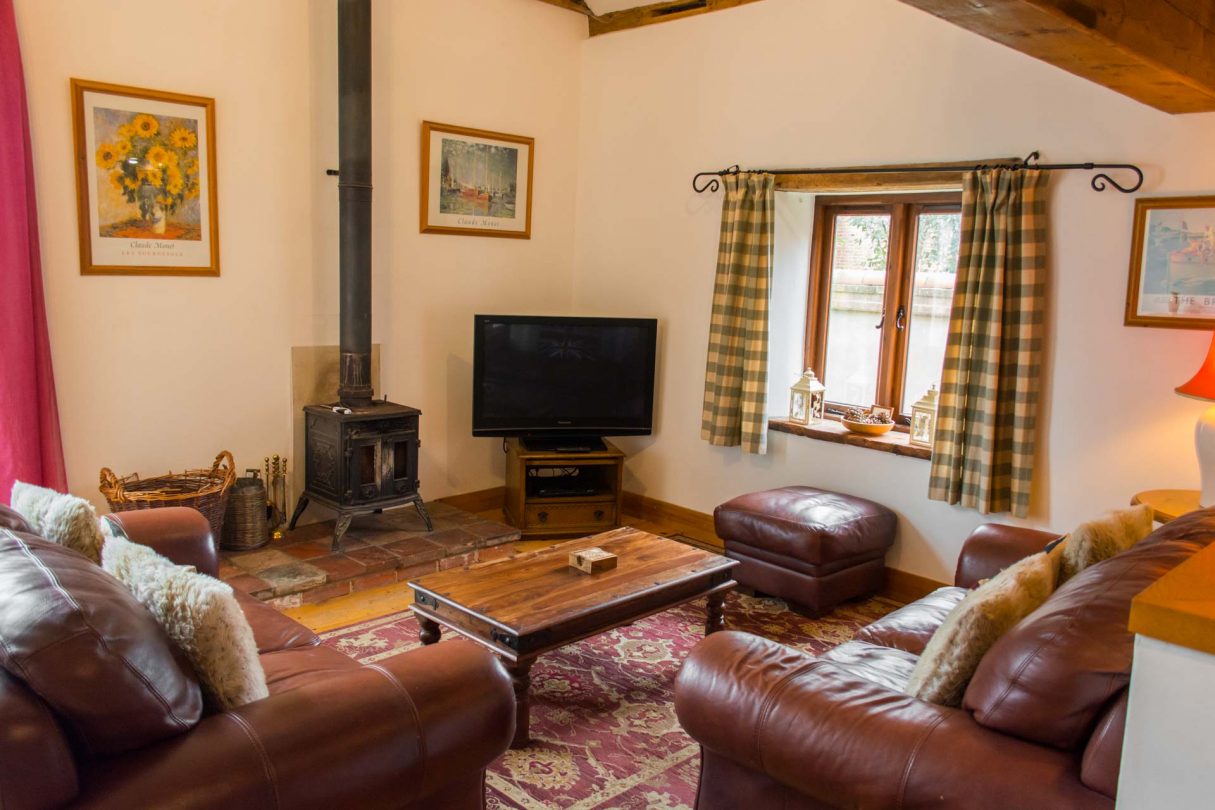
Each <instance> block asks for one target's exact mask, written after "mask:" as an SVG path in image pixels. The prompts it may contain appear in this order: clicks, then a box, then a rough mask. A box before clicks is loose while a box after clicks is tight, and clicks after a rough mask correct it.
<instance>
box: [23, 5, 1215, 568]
mask: <svg viewBox="0 0 1215 810" xmlns="http://www.w3.org/2000/svg"><path fill="white" fill-rule="evenodd" d="M16 6H17V21H18V30H19V33H20V36H21V41H22V46H23V52H24V61H25V67H26V79H27V84H28V90H29V96H30V112H31V127H32V135H33V141H34V155H35V161H36V163H35V173H36V178H37V184H38V194H39V203H40V209H41V237H42V243H43V261H44V272H45V275H46V280H47V298H48V310H49V318H50V332H51V342H52V350H53V354H54V361H55V368H56V377H57V382H58V386H59V398H60V407H61V417H62V421H63V429H64V438H65V444H66V447H65V450H66V455H67V464H68V473H69V482H70V485H71V489H72V490H73V491H75V492H78V493H80V494H84V495H91V496H93V497H94V498H97V499H98V500H100V499H99V498H98V496H97V495H96V474H97V470H98V469H99V468H100V467H102V466H104V465H108V466H111V467H113V468H114V469H116V470H118V471H120V472H126V471H131V470H141V471H144V472H159V471H162V470H165V469H168V468H175V469H180V468H181V467H182V466H185V465H191V464H199V463H205V462H206V461H208V460H209V459H210V457H211V455H212V454H213V453H215V452H216V451H217V450H218V449H219V448H221V447H226V448H228V449H231V450H232V451H234V452H235V453H236V456H237V463H238V466H239V467H242V468H243V467H245V466H251V465H255V464H257V462H258V460H259V459H260V458H261V457H262V456H264V455H266V454H268V453H274V452H279V453H286V452H288V449H287V448H289V447H290V424H291V413H290V380H289V373H290V347H291V346H292V345H312V344H325V343H330V344H332V343H336V340H337V299H336V294H337V237H336V224H337V204H336V199H337V197H336V190H335V188H334V181H333V179H332V178H328V177H325V176H324V174H323V170H324V169H325V168H328V167H331V166H333V165H335V161H336V78H335V67H334V65H335V50H334V45H333V41H334V28H335V23H334V12H333V6H332V4H331V3H330V2H328V0H309V3H307V4H303V3H300V2H298V0H259V2H256V3H248V2H241V0H215V2H211V3H208V4H205V5H198V4H190V3H185V2H180V3H176V2H175V3H169V2H163V0H158V1H157V2H153V0H110V2H107V3H96V2H89V1H88V0H17V3H16ZM374 14H375V21H376V26H375V32H374V45H373V47H374V49H375V57H374V58H375V63H374V69H375V106H376V117H375V125H374V138H375V178H374V180H375V184H376V207H375V215H374V216H375V221H374V224H375V237H374V238H375V244H374V262H375V269H374V283H375V310H374V316H375V321H374V324H375V325H374V335H373V337H374V339H375V340H376V341H377V342H380V343H382V344H383V352H384V354H383V363H384V368H383V377H384V386H383V388H384V390H383V391H382V392H381V393H387V394H389V395H390V396H391V397H392V398H393V399H394V400H396V401H398V402H404V403H407V404H410V405H414V406H417V407H420V408H421V409H422V410H423V411H424V413H425V416H424V417H423V448H422V462H421V479H422V485H423V493H424V494H425V495H426V497H428V498H433V497H439V496H442V495H446V494H450V493H453V492H467V491H472V490H476V489H481V488H484V487H490V486H494V485H497V484H499V483H500V482H501V480H502V479H501V471H502V467H501V460H500V453H499V452H498V448H497V447H496V446H495V443H494V442H493V441H491V440H484V439H480V440H475V439H472V438H471V437H470V436H469V429H468V425H469V406H470V403H469V377H470V367H469V366H470V358H471V328H470V321H471V316H472V315H473V314H474V313H475V312H477V311H495V310H496V311H500V312H537V313H543V312H566V311H571V310H573V311H577V312H581V313H587V314H595V313H604V314H607V313H611V314H621V315H625V314H630V315H645V314H651V315H656V316H658V317H659V318H660V319H661V332H660V352H661V356H660V358H659V374H660V384H659V386H660V387H659V391H658V402H657V420H658V421H657V432H656V433H655V435H654V436H652V437H645V438H638V439H630V440H627V441H623V442H622V444H623V445H625V447H626V448H627V449H629V450H630V451H631V452H632V453H633V455H632V457H631V458H630V460H629V463H628V468H627V484H628V486H629V488H630V489H632V490H635V491H640V492H644V493H645V494H647V495H651V496H653V497H657V498H660V499H663V500H667V501H672V502H675V503H678V504H681V505H684V506H687V507H690V508H694V509H699V510H705V511H708V510H710V509H711V508H712V507H713V506H714V505H715V504H716V503H719V502H720V501H722V500H725V499H726V498H728V497H730V496H732V495H735V494H737V493H739V492H743V491H747V490H753V489H758V488H762V487H768V486H773V485H777V484H783V483H787V482H794V481H796V482H804V483H808V484H817V485H821V486H825V487H831V488H836V489H839V490H842V491H846V492H854V493H857V494H859V495H865V496H869V497H872V498H875V499H877V500H879V501H881V502H883V503H886V504H888V505H890V506H891V507H893V508H894V509H896V510H897V511H898V512H899V513H900V515H901V516H902V517H903V522H902V532H901V540H900V543H899V545H898V547H897V548H896V549H895V551H894V553H893V554H892V557H891V560H890V562H891V564H892V565H895V566H898V567H900V568H904V569H906V570H909V571H913V572H916V573H920V574H923V575H926V576H932V577H937V578H941V579H947V578H948V576H949V573H950V571H951V569H952V567H953V562H954V559H955V558H956V553H957V549H958V547H959V546H960V544H961V542H962V539H963V538H964V537H965V535H966V533H967V532H968V531H969V529H970V528H971V527H972V526H974V525H975V524H977V523H978V522H980V521H981V520H983V518H982V517H980V516H978V515H976V514H975V513H973V512H971V511H968V510H961V509H956V508H952V507H948V506H945V505H942V504H939V503H930V502H929V501H927V499H926V497H925V495H924V492H925V489H926V485H927V474H928V468H927V464H925V463H924V462H921V461H918V460H915V459H906V458H897V457H893V456H888V455H883V454H878V453H874V452H872V451H864V450H859V449H856V448H850V447H843V446H839V445H833V444H827V443H822V442H814V441H811V440H808V439H803V438H799V437H790V436H785V435H781V434H774V435H773V437H772V440H771V443H770V448H771V449H770V453H769V454H768V455H767V456H764V457H752V456H743V455H741V454H740V453H739V452H738V451H737V450H734V449H723V448H710V447H709V446H707V445H705V444H704V443H703V442H701V441H700V439H699V436H698V434H699V414H700V398H701V387H702V374H703V364H704V351H705V343H706V340H707V333H708V318H709V301H710V295H711V290H712V283H713V278H712V276H713V267H714V258H715V251H716V243H717V229H718V218H719V212H720V197H719V196H715V195H695V194H693V193H692V192H691V189H690V187H689V182H690V179H691V176H692V174H694V173H695V172H696V171H699V170H701V169H713V168H719V167H722V166H726V165H729V164H731V163H735V162H741V163H743V164H747V165H752V166H782V165H785V166H803V165H832V164H836V165H844V164H872V163H881V162H901V161H931V160H954V159H964V158H968V157H992V156H1004V155H1012V154H1019V153H1023V152H1025V151H1028V150H1030V149H1041V150H1043V152H1044V154H1045V156H1046V158H1047V159H1052V160H1067V161H1070V160H1087V159H1103V160H1112V161H1117V160H1131V161H1135V162H1138V163H1140V164H1141V165H1143V166H1144V167H1145V168H1146V169H1147V170H1148V175H1149V176H1148V184H1147V186H1146V187H1145V189H1144V192H1143V194H1147V195H1154V194H1183V193H1205V192H1209V191H1211V189H1212V187H1215V154H1213V153H1212V152H1211V150H1210V149H1209V144H1210V143H1211V142H1212V137H1211V136H1212V135H1215V116H1210V115H1203V116H1180V117H1176V116H1167V115H1164V114H1162V113H1158V112H1156V111H1154V110H1151V109H1149V108H1147V107H1144V106H1142V105H1139V104H1137V103H1136V102H1133V101H1130V100H1128V99H1126V98H1124V97H1122V96H1119V95H1116V94H1114V93H1112V92H1110V91H1107V90H1104V89H1102V88H1099V87H1097V86H1095V85H1092V84H1090V83H1088V82H1086V81H1084V80H1081V79H1078V78H1075V77H1072V76H1070V75H1068V74H1066V73H1063V72H1061V71H1059V70H1057V69H1055V68H1051V67H1049V66H1047V65H1044V64H1041V63H1038V62H1036V61H1034V60H1031V59H1029V58H1027V57H1024V56H1021V55H1019V54H1017V53H1014V52H1012V51H1009V50H1007V49H1004V48H1002V47H1000V46H998V45H994V44H992V43H989V42H987V41H985V40H983V39H980V38H978V37H976V36H974V35H971V34H968V33H966V32H963V31H961V30H959V29H956V28H954V27H952V26H950V25H948V24H945V23H942V22H940V21H938V20H936V19H934V18H932V17H930V16H928V15H926V14H924V13H921V12H918V11H916V10H914V9H911V8H909V7H907V6H905V5H903V4H901V3H898V2H896V1H895V0H856V1H855V2H852V3H847V4H844V3H829V2H826V0H766V2H763V3H754V4H748V5H746V6H743V7H740V8H737V9H732V10H729V11H723V12H718V13H714V14H707V15H702V16H698V17H694V18H690V19H687V20H683V21H679V22H673V23H670V24H665V25H659V26H650V27H647V28H643V29H638V30H635V31H628V32H623V33H617V34H611V35H607V36H603V37H596V38H594V39H591V40H587V39H586V33H585V32H586V28H585V23H584V21H583V20H581V19H580V18H579V17H578V15H576V14H572V13H570V12H567V11H564V10H562V9H558V8H555V7H552V6H549V5H547V4H544V3H539V2H536V0H410V2H390V0H377V2H376V3H375V5H374ZM165 32H176V33H174V34H172V35H166V33H165ZM71 76H79V77H81V78H86V79H94V80H100V81H108V82H115V83H120V84H131V85H136V86H145V87H153V88H163V89H167V90H176V91H180V92H186V93H193V94H198V95H207V96H213V97H215V98H216V104H217V109H216V113H217V114H216V117H217V123H218V133H217V134H218V172H219V175H218V182H219V189H220V201H219V216H220V237H221V248H220V250H221V261H222V264H223V275H222V277H220V278H218V279H174V278H108V277H82V276H80V275H79V268H78V259H77V244H76V229H75V181H74V177H73V174H72V166H71V159H72V157H71V156H72V143H71V120H70V113H69V103H68V78H69V77H71ZM423 119H430V120H435V121H440V122H445V123H454V124H463V125H467V126H474V127H480V128H486V129H497V130H502V131H506V132H514V133H519V134H525V135H532V136H534V137H535V138H536V177H535V191H536V196H535V207H534V212H533V216H534V224H533V238H532V239H531V240H526V241H524V240H506V239H487V238H474V237H451V236H440V235H422V234H419V233H418V231H417V206H418V198H417V180H418V162H419V157H418V137H419V128H420V122H421V121H422V120H423ZM1053 205H1054V212H1055V213H1054V217H1053V240H1054V241H1053V249H1052V259H1053V266H1054V271H1055V276H1054V280H1053V282H1052V284H1051V301H1052V313H1051V318H1050V325H1049V330H1050V341H1049V344H1048V345H1049V349H1048V367H1047V370H1046V393H1047V399H1046V404H1045V406H1044V408H1043V414H1042V415H1043V420H1044V429H1043V431H1042V440H1043V444H1044V447H1045V448H1046V449H1045V450H1044V452H1043V453H1042V454H1041V457H1040V462H1041V463H1040V469H1039V471H1038V478H1039V483H1040V485H1041V486H1040V487H1039V492H1038V497H1037V499H1036V502H1035V504H1034V509H1033V519H1032V521H1031V522H1033V523H1036V524H1041V525H1050V526H1054V527H1056V528H1061V529H1065V528H1067V527H1069V526H1070V525H1072V524H1074V523H1075V522H1077V521H1079V520H1081V519H1083V518H1085V517H1088V516H1089V515H1091V514H1092V513H1094V512H1096V511H1099V510H1100V509H1102V508H1105V507H1108V506H1114V505H1119V504H1122V503H1125V502H1126V500H1127V499H1128V498H1129V497H1130V495H1131V494H1132V493H1133V492H1135V491H1137V490H1140V489H1145V488H1150V487H1170V486H1174V487H1185V486H1189V487H1192V486H1196V484H1197V471H1196V465H1195V463H1194V461H1193V457H1192V451H1191V449H1190V445H1189V442H1190V431H1191V429H1192V425H1193V422H1194V419H1195V417H1196V416H1197V412H1198V410H1199V409H1200V407H1201V406H1200V405H1198V404H1196V403H1193V402H1190V401H1187V400H1183V399H1181V398H1179V397H1177V396H1175V395H1174V394H1173V393H1172V388H1173V386H1175V385H1177V384H1178V383H1180V382H1181V381H1183V380H1185V379H1186V378H1188V376H1189V375H1190V373H1191V372H1192V370H1193V368H1194V367H1196V365H1197V363H1198V361H1199V359H1200V358H1201V356H1202V352H1203V351H1204V349H1205V342H1206V340H1207V336H1206V335H1205V334H1204V333H1196V332H1178V331H1171V330H1152V329H1127V328H1124V327H1122V325H1121V321H1122V303H1123V298H1124V294H1125V292H1124V291H1125V284H1126V266H1127V253H1128V249H1129V243H1130V231H1129V228H1130V217H1131V210H1132V205H1133V201H1132V199H1131V198H1129V197H1124V196H1122V195H1118V194H1111V193H1108V192H1107V193H1105V194H1096V193H1094V192H1092V191H1090V190H1089V188H1088V184H1087V177H1085V176H1084V175H1083V174H1068V175H1062V176H1060V177H1059V178H1058V179H1057V180H1056V181H1055V188H1054V195H1053ZM798 207H799V204H798V203H796V202H794V201H792V200H785V201H782V204H781V217H782V224H781V226H780V227H781V232H782V233H783V234H791V233H793V232H794V231H795V230H796V227H795V226H796V224H797V223H796V221H795V220H796V218H797V217H799V216H809V206H807V205H804V203H803V204H801V205H800V207H801V208H803V209H804V211H803V212H802V213H800V214H799V213H797V211H798ZM804 250H805V245H804V244H800V245H799V244H792V245H786V244H782V246H781V247H780V248H779V251H780V255H779V257H778V258H779V260H778V263H777V270H778V273H779V274H780V275H778V278H777V279H776V281H775V289H776V290H778V291H783V292H780V293H779V295H778V299H777V305H778V306H781V305H784V306H786V307H787V306H789V305H790V302H791V301H792V302H793V304H794V306H800V305H799V304H797V301H798V299H799V298H800V295H801V294H800V292H799V290H800V289H801V287H802V286H804V280H803V279H799V278H797V276H796V273H797V272H798V269H799V267H800V266H804V261H803V260H802V259H801V258H800V254H801V253H802V252H804ZM571 268H572V269H571ZM780 328H782V329H784V330H785V332H786V333H787V334H793V335H794V336H795V337H796V333H797V332H798V331H799V330H798V328H797V326H796V323H795V322H793V321H789V322H786V323H785V324H784V325H783V326H781V327H780ZM797 339H798V340H800V338H797ZM796 355H797V350H796V348H794V349H793V350H789V349H787V348H784V347H777V348H774V349H773V359H774V367H777V366H779V367H780V368H784V367H791V368H796V366H797V365H798V363H797V357H796ZM782 358H783V359H782ZM778 373H785V372H778ZM788 382H792V377H790V379H789V380H788ZM777 383H778V381H776V380H774V381H773V387H774V389H776V390H777V391H779V390H780V389H781V386H780V385H778V384H777ZM773 408H774V411H783V410H784V397H783V396H781V397H779V398H778V399H777V401H774V403H773Z"/></svg>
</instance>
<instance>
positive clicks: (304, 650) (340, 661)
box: [261, 647, 362, 695]
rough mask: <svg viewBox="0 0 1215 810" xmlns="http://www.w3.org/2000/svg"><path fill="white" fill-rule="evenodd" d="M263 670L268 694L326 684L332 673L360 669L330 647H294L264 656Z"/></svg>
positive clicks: (351, 660)
mask: <svg viewBox="0 0 1215 810" xmlns="http://www.w3.org/2000/svg"><path fill="white" fill-rule="evenodd" d="M261 659H262V668H263V669H264V670H265V671H266V684H267V685H268V686H269V687H270V694H271V695H277V694H280V693H282V692H290V691H291V690H293V689H299V688H300V687H301V686H307V685H308V684H310V683H316V682H318V681H327V680H329V679H331V678H332V677H333V676H334V674H335V673H338V672H344V671H347V670H354V669H359V668H360V667H361V666H362V665H361V664H359V662H357V661H355V660H354V659H353V658H351V657H350V656H347V655H342V654H341V653H340V652H338V651H337V650H335V649H333V648H332V647H293V648H291V649H287V650H278V651H276V652H270V653H266V654H264V655H263V656H262V657H261Z"/></svg>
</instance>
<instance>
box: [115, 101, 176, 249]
mask: <svg viewBox="0 0 1215 810" xmlns="http://www.w3.org/2000/svg"><path fill="white" fill-rule="evenodd" d="M196 126H197V124H196V122H194V121H188V120H184V119H180V118H168V117H165V118H157V117H156V116H154V115H150V114H148V113H137V114H135V115H132V116H131V118H130V120H129V121H127V122H126V123H123V124H121V125H119V126H118V127H117V130H116V132H115V135H116V137H115V138H114V140H113V142H111V143H103V144H100V145H99V146H98V147H97V152H96V162H97V167H98V168H99V169H101V170H102V171H104V172H108V174H109V180H110V185H111V186H112V187H113V188H114V190H115V191H117V192H118V193H120V194H122V195H123V196H124V197H125V198H126V201H127V202H128V203H130V204H131V205H138V206H139V217H140V219H141V220H143V222H144V224H145V225H147V226H151V227H153V228H154V230H156V231H158V232H161V233H163V232H164V223H165V219H166V218H167V217H168V216H170V215H172V214H173V213H175V212H176V211H177V209H178V208H180V207H181V206H182V205H183V204H184V203H185V202H186V201H187V200H194V199H197V198H198V191H199V189H198V174H199V163H198V160H199V157H198V134H197V131H196Z"/></svg>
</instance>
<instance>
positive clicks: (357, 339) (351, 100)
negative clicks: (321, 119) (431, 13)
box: [338, 0, 372, 406]
mask: <svg viewBox="0 0 1215 810" xmlns="http://www.w3.org/2000/svg"><path fill="white" fill-rule="evenodd" d="M338 204H339V226H338V227H339V239H340V262H339V268H340V274H341V292H340V298H341V367H340V377H339V382H338V399H339V400H341V403H342V404H343V405H346V406H357V405H369V404H370V403H371V399H372V390H371V0H338Z"/></svg>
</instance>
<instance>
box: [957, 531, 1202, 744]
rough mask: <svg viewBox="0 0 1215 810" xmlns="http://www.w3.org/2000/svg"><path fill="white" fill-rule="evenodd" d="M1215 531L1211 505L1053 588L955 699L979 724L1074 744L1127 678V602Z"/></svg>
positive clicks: (1130, 642)
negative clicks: (960, 699)
mask: <svg viewBox="0 0 1215 810" xmlns="http://www.w3.org/2000/svg"><path fill="white" fill-rule="evenodd" d="M1213 538H1215V510H1211V509H1204V510H1201V511H1197V512H1191V513H1190V514H1188V515H1183V516H1182V517H1180V518H1178V519H1177V520H1174V521H1172V522H1170V523H1167V524H1165V525H1164V526H1163V527H1161V528H1159V529H1157V530H1156V531H1155V533H1153V534H1152V535H1151V536H1150V537H1148V538H1147V539H1146V540H1143V541H1142V542H1140V543H1139V544H1137V545H1136V546H1135V547H1134V548H1132V549H1130V550H1129V551H1126V552H1123V553H1122V554H1119V555H1118V556H1116V557H1112V558H1110V559H1108V560H1106V561H1104V562H1101V563H1097V564H1096V565H1093V566H1091V567H1089V568H1087V569H1085V570H1084V571H1082V572H1080V573H1079V574H1077V575H1076V576H1075V577H1074V578H1072V579H1071V580H1069V581H1068V582H1067V583H1065V584H1064V585H1063V587H1061V588H1059V590H1057V591H1056V592H1055V593H1054V595H1053V596H1052V597H1051V598H1050V599H1048V600H1047V601H1046V604H1044V605H1042V607H1040V608H1038V609H1037V610H1036V611H1034V612H1033V613H1031V614H1030V615H1029V616H1027V617H1026V618H1025V620H1024V621H1022V622H1021V623H1020V624H1019V625H1017V626H1016V627H1014V628H1013V629H1012V630H1011V631H1009V632H1008V633H1007V634H1005V635H1004V637H1003V638H1001V639H1000V640H999V641H998V642H996V644H995V645H994V646H993V647H992V648H991V650H990V651H989V652H988V653H987V655H986V656H985V657H984V658H983V661H982V662H981V663H980V664H979V668H978V670H976V672H975V676H974V678H973V679H972V680H971V682H970V687H969V688H968V689H967V690H966V696H965V699H964V700H963V704H962V705H963V706H964V707H965V708H967V709H969V710H971V711H972V712H974V718H975V720H976V721H977V722H979V723H980V724H982V725H984V726H987V727H988V728H992V729H995V730H997V731H1002V732H1004V733H1006V734H1013V735H1016V736H1018V737H1022V738H1024V739H1027V740H1031V741H1034V742H1039V743H1043V744H1046V745H1052V746H1055V747H1058V748H1065V749H1071V748H1075V747H1076V746H1077V745H1079V744H1080V743H1081V742H1082V741H1084V739H1085V737H1086V736H1087V734H1088V733H1089V731H1090V730H1091V729H1092V728H1093V726H1094V724H1095V722H1096V720H1097V715H1098V714H1099V713H1100V712H1101V711H1102V709H1103V708H1104V707H1105V706H1106V705H1107V704H1108V703H1109V701H1110V699H1111V698H1113V696H1114V695H1116V694H1117V693H1118V692H1119V691H1121V690H1122V689H1123V688H1125V687H1126V685H1127V683H1128V681H1129V680H1130V672H1131V658H1132V651H1133V648H1134V637H1133V635H1132V634H1131V632H1130V631H1129V630H1128V629H1127V621H1128V619H1129V617H1130V610H1131V600H1132V599H1133V598H1134V597H1135V596H1136V595H1137V594H1138V593H1139V592H1141V591H1142V590H1144V589H1145V588H1146V587H1147V586H1148V585H1151V584H1152V583H1153V582H1155V581H1156V580H1157V579H1159V578H1160V577H1162V576H1164V574H1166V573H1168V572H1169V571H1171V570H1172V569H1173V568H1175V567H1176V566H1178V565H1180V564H1181V563H1182V562H1184V561H1186V560H1187V559H1189V558H1190V557H1191V556H1193V555H1194V554H1195V553H1196V552H1197V551H1199V550H1200V549H1202V548H1205V547H1206V546H1207V544H1208V543H1210V542H1211V540H1212V539H1213Z"/></svg>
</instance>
